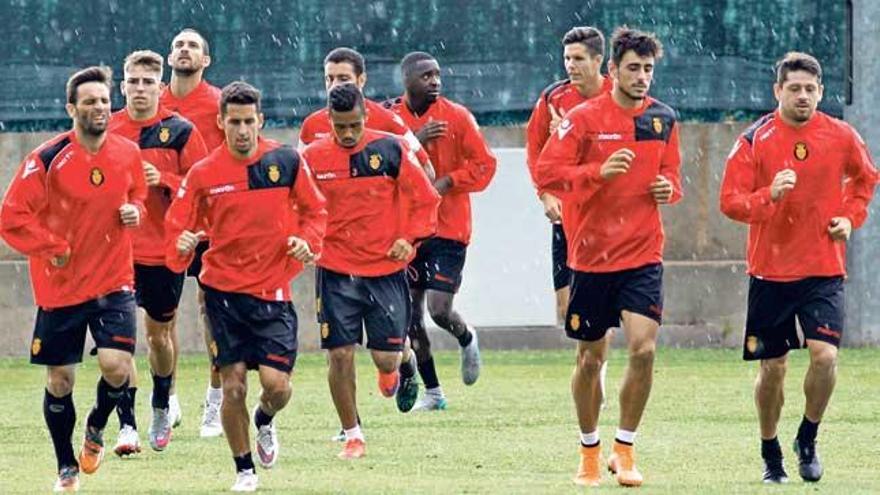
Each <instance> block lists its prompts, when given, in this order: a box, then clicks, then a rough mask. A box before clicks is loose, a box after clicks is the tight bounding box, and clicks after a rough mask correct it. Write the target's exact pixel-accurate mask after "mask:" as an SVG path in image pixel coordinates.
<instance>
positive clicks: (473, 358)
mask: <svg viewBox="0 0 880 495" xmlns="http://www.w3.org/2000/svg"><path fill="white" fill-rule="evenodd" d="M468 330H470V332H471V333H472V334H473V336H474V338H473V340H471V343H470V344H468V345H467V346H465V347H462V348H461V381H463V382H464V384H465V385H473V384H474V383H476V382H477V379H478V378H480V368H481V367H482V366H483V362H482V360H481V359H480V344H479V342H478V340H477V329H476V328H474V327H472V326H470V325H468Z"/></svg>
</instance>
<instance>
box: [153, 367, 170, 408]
mask: <svg viewBox="0 0 880 495" xmlns="http://www.w3.org/2000/svg"><path fill="white" fill-rule="evenodd" d="M171 378H172V375H168V376H159V375H157V374H155V373H153V402H152V404H153V407H154V408H158V409H168V396H169V394H170V393H171V381H172V379H171Z"/></svg>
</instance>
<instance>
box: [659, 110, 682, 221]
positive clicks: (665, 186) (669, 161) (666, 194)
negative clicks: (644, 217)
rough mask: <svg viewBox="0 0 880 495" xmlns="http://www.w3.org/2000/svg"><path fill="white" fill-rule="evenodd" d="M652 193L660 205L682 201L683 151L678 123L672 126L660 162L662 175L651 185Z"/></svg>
mask: <svg viewBox="0 0 880 495" xmlns="http://www.w3.org/2000/svg"><path fill="white" fill-rule="evenodd" d="M651 192H652V194H653V195H654V199H655V201H657V203H659V204H675V203H678V202H679V201H681V198H682V197H683V196H684V191H682V189H681V151H680V150H679V138H678V123H677V122H676V123H674V124H673V125H672V131H671V133H670V135H669V141H667V142H666V150H665V151H664V152H663V158H662V159H661V161H660V174H659V175H658V176H657V177H656V178H655V180H654V181H653V182H652V184H651Z"/></svg>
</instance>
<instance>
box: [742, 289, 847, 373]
mask: <svg viewBox="0 0 880 495" xmlns="http://www.w3.org/2000/svg"><path fill="white" fill-rule="evenodd" d="M795 318H797V321H799V322H800V324H801V330H802V331H803V335H804V339H805V340H807V339H809V340H821V341H823V342H827V343H829V344H832V345H834V346H838V347H839V346H840V338H841V337H842V336H843V325H844V320H845V311H844V291H843V277H810V278H805V279H803V280H797V281H794V282H772V281H769V280H761V279H759V278H755V277H752V278H751V279H750V280H749V308H748V314H747V316H746V331H745V336H744V340H743V359H745V360H746V361H753V360H756V359H772V358H778V357H781V356H784V355H785V354H787V353H788V350H789V349H798V348H801V347H803V346H804V345H805V344H806V342H801V339H800V337H799V336H798V332H797V325H796V324H795Z"/></svg>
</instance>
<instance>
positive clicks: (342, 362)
mask: <svg viewBox="0 0 880 495" xmlns="http://www.w3.org/2000/svg"><path fill="white" fill-rule="evenodd" d="M327 354H328V359H329V361H330V366H331V367H333V368H336V369H342V368H348V367H350V366H352V365H354V346H353V345H346V346H342V347H337V348H335V349H330V351H329V352H328V353H327Z"/></svg>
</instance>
